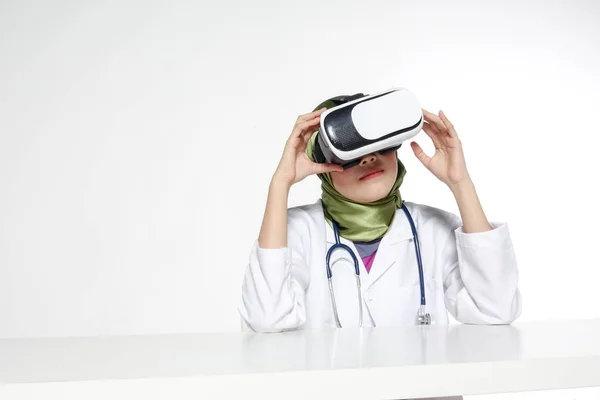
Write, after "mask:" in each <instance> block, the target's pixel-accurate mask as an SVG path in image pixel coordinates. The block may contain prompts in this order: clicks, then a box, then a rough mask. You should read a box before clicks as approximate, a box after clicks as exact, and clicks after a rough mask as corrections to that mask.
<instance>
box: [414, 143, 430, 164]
mask: <svg viewBox="0 0 600 400" xmlns="http://www.w3.org/2000/svg"><path fill="white" fill-rule="evenodd" d="M410 147H411V148H412V149H413V152H414V153H415V156H416V157H417V158H418V159H419V161H421V163H423V165H424V166H425V167H427V165H428V164H429V161H431V157H429V156H428V155H427V154H425V152H424V151H423V149H422V148H421V146H419V143H417V142H410Z"/></svg>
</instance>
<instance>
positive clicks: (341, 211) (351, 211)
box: [306, 101, 406, 242]
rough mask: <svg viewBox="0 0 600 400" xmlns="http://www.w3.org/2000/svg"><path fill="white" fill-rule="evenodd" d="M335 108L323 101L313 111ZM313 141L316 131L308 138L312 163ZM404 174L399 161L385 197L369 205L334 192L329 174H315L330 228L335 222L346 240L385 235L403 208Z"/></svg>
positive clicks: (371, 239) (361, 239) (368, 239)
mask: <svg viewBox="0 0 600 400" xmlns="http://www.w3.org/2000/svg"><path fill="white" fill-rule="evenodd" d="M334 105H335V104H334V103H333V102H331V101H326V102H324V103H322V104H320V105H319V106H318V107H317V108H315V110H318V109H321V108H323V107H327V108H331V107H333V106H334ZM316 140H317V132H315V133H314V134H313V135H312V136H311V138H310V140H309V142H308V144H307V146H306V154H307V155H308V158H310V159H311V160H312V161H314V157H313V149H314V148H315V141H316ZM404 175H406V168H405V167H404V165H403V164H402V162H401V161H400V160H399V159H398V175H397V177H396V182H394V185H393V186H392V189H391V190H390V192H389V193H388V195H387V196H385V197H383V198H381V199H379V200H377V201H374V202H371V203H359V202H356V201H354V200H350V199H348V198H347V197H344V196H342V195H341V194H340V193H339V192H338V191H337V190H336V189H335V187H334V185H333V181H332V180H331V175H330V174H329V172H327V173H324V174H318V175H317V176H318V177H319V179H321V190H322V193H321V201H322V203H323V211H324V214H325V219H326V221H327V222H328V223H329V225H330V226H333V222H332V220H335V221H336V222H337V223H338V224H339V227H340V236H342V237H344V238H346V239H348V240H351V241H359V242H371V241H373V240H376V239H379V238H380V237H382V236H383V235H384V234H385V233H386V232H387V230H388V228H389V226H390V224H391V223H392V220H393V218H394V215H395V213H396V209H397V208H399V207H400V206H401V205H402V197H401V196H400V190H399V188H400V185H401V184H402V181H403V180H404Z"/></svg>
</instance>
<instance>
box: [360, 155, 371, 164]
mask: <svg viewBox="0 0 600 400" xmlns="http://www.w3.org/2000/svg"><path fill="white" fill-rule="evenodd" d="M373 162H375V154H373V153H371V154H367V155H366V156H364V157H363V158H361V159H360V165H368V164H371V163H373Z"/></svg>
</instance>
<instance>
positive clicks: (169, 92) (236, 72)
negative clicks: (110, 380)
mask: <svg viewBox="0 0 600 400" xmlns="http://www.w3.org/2000/svg"><path fill="white" fill-rule="evenodd" d="M367 3H368V4H369V5H367ZM519 3H521V4H519ZM527 3H529V4H522V2H517V1H514V2H508V1H503V2H500V1H496V2H485V3H484V2H477V1H471V2H466V1H464V2H457V1H454V2H446V1H441V0H440V1H404V2H398V1H396V2H392V1H390V2H384V1H375V0H371V1H370V2H364V1H335V2H334V1H324V0H320V1H313V0H305V1H301V2H277V1H274V0H259V1H252V2H244V1H237V2H234V1H231V0H230V1H214V2H208V1H196V2H192V1H188V2H184V1H145V2H141V1H140V2H135V1H134V0H127V1H118V2H117V1H104V2H91V1H87V2H86V1H65V0H57V1H53V2H44V1H40V0H34V1H27V2H21V1H15V0H12V1H7V0H4V1H2V2H0V337H33V336H80V335H99V334H101V335H104V334H150V333H169V332H209V331H233V330H239V327H240V323H239V317H238V314H237V310H236V307H237V304H238V301H239V296H240V284H241V278H242V274H243V271H244V268H245V267H246V263H247V261H248V255H249V251H250V249H251V246H252V244H253V241H254V240H255V238H256V236H257V234H258V230H259V228H260V223H261V220H262V214H263V211H264V204H265V200H266V193H267V187H268V183H269V180H270V177H271V174H272V173H273V172H274V169H275V167H276V165H277V162H278V160H279V157H280V155H281V150H282V148H283V145H284V142H285V140H286V139H287V136H288V135H289V133H290V131H291V128H292V125H293V123H294V121H295V119H296V117H297V116H298V114H301V113H306V112H310V111H312V109H313V107H315V106H316V105H317V104H318V103H320V102H321V101H322V100H323V99H325V98H327V97H331V96H334V95H338V94H353V93H356V92H364V93H374V92H377V91H381V90H385V89H387V88H389V87H394V86H405V87H408V88H409V89H411V91H413V93H415V94H416V95H417V96H418V98H419V99H420V101H421V103H422V105H423V106H424V107H425V108H426V109H429V110H430V111H435V112H437V111H438V110H439V109H443V110H444V111H445V112H446V113H447V115H448V116H449V118H450V120H451V121H452V122H453V123H454V125H455V126H456V128H457V130H458V133H459V136H460V138H461V139H462V141H463V145H464V148H465V153H466V157H467V163H468V167H469V170H470V173H471V176H472V178H473V180H474V182H475V185H476V188H477V190H478V193H479V195H480V199H481V201H482V204H483V206H484V210H485V211H486V213H487V215H488V217H489V219H491V220H495V221H506V222H508V223H509V227H510V230H511V233H512V238H513V241H514V246H515V250H516V252H517V257H518V260H519V265H520V270H521V281H520V287H521V290H522V293H523V298H524V310H523V315H522V318H521V321H526V320H534V319H535V320H537V319H569V318H588V317H600V306H599V305H600V288H599V284H598V279H599V278H600V272H599V268H600V261H599V257H598V248H599V246H600V235H599V234H598V230H597V227H598V226H599V225H600V194H599V192H598V183H597V182H598V177H597V171H598V156H597V154H598V148H599V146H600V140H599V139H598V137H599V135H600V127H599V126H600V125H599V124H600V122H599V120H598V115H600V114H599V112H598V110H599V108H600V77H599V75H598V71H600V24H599V23H598V21H599V20H600V3H598V2H594V1H578V2H576V1H569V2H567V1H565V2H563V4H559V2H543V3H542V2H538V3H537V4H536V3H535V2H527ZM417 141H418V142H419V143H421V145H422V146H423V147H424V148H425V150H426V151H427V152H429V154H432V150H433V146H432V144H431V142H430V141H429V138H428V137H427V136H426V135H425V134H424V133H421V134H420V135H419V136H417ZM400 157H401V159H402V160H403V162H404V163H405V165H406V166H407V169H408V174H407V176H406V179H405V181H404V184H403V185H402V187H401V191H402V195H403V197H404V198H405V199H407V200H409V201H414V202H421V203H426V204H429V205H432V206H435V207H440V208H444V209H447V210H449V211H453V212H458V209H457V207H456V204H455V202H454V199H453V197H452V195H451V193H450V192H449V190H448V189H447V188H446V187H445V186H444V185H443V184H442V183H441V182H439V181H438V180H437V179H436V178H435V177H433V176H432V175H431V174H430V173H429V172H428V171H426V170H425V169H424V167H422V166H421V164H420V163H419V162H418V161H417V160H416V158H415V157H414V155H413V154H412V151H411V149H410V147H409V146H404V147H403V148H402V149H401V151H400ZM319 195H320V186H319V180H318V179H317V178H316V177H314V176H313V177H309V178H308V179H306V180H305V181H303V182H301V183H300V184H298V185H297V186H295V187H293V189H292V192H291V195H290V204H289V205H290V206H294V205H299V204H304V203H312V202H314V201H316V199H317V198H318V196H319Z"/></svg>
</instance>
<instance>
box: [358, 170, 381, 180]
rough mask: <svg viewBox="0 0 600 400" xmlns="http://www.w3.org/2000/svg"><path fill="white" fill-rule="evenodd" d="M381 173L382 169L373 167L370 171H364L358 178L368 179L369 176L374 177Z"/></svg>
mask: <svg viewBox="0 0 600 400" xmlns="http://www.w3.org/2000/svg"><path fill="white" fill-rule="evenodd" d="M381 174H383V170H382V169H381V168H379V169H374V170H372V171H369V172H367V173H365V174H364V175H362V176H361V177H360V178H359V180H361V181H363V180H365V179H370V178H375V177H377V176H379V175H381Z"/></svg>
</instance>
